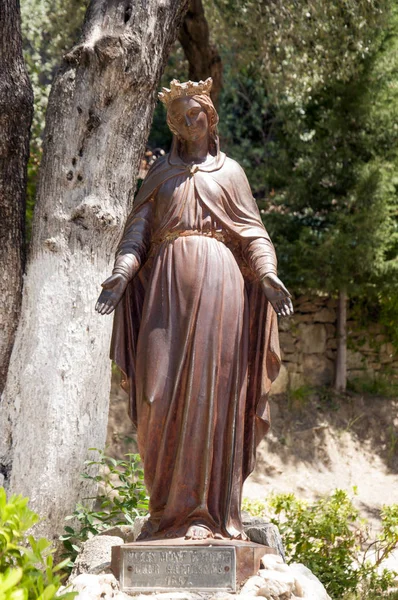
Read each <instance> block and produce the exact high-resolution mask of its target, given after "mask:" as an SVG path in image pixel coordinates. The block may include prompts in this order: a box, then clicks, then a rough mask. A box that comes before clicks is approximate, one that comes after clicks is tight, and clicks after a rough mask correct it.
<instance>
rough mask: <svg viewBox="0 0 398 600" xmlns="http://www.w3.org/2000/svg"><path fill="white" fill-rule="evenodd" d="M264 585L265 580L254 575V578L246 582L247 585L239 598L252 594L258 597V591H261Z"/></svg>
mask: <svg viewBox="0 0 398 600" xmlns="http://www.w3.org/2000/svg"><path fill="white" fill-rule="evenodd" d="M263 585H264V580H263V578H262V577H260V576H259V575H254V577H249V579H248V580H247V581H246V583H245V585H244V586H243V587H242V589H241V590H240V592H239V596H240V595H246V594H251V593H254V595H256V594H257V592H258V590H259V589H260V587H261V586H263Z"/></svg>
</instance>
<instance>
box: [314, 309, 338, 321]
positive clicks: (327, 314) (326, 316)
mask: <svg viewBox="0 0 398 600" xmlns="http://www.w3.org/2000/svg"><path fill="white" fill-rule="evenodd" d="M313 319H314V323H335V322H336V311H335V310H334V309H333V308H326V307H325V308H321V310H319V311H318V312H316V313H315V314H314V316H313Z"/></svg>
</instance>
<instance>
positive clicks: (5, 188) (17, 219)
mask: <svg viewBox="0 0 398 600" xmlns="http://www.w3.org/2000/svg"><path fill="white" fill-rule="evenodd" d="M32 115H33V92H32V87H31V84H30V81H29V77H28V74H27V72H26V68H25V62H24V59H23V55H22V36H21V15H20V8H19V2H18V0H2V3H1V7H0V282H1V310H0V394H1V392H2V391H3V388H4V385H5V381H6V376H7V369H8V363H9V360H10V355H11V350H12V346H13V343H14V336H15V331H16V328H17V325H18V318H19V312H20V307H21V297H22V274H23V266H24V248H25V240H24V233H25V226H24V224H25V189H26V166H27V162H28V158H29V132H30V125H31V121H32ZM0 472H1V471H0Z"/></svg>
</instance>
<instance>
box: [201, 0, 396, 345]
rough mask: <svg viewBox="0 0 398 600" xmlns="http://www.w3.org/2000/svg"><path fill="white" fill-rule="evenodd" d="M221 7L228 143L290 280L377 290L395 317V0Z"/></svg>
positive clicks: (228, 0)
mask: <svg viewBox="0 0 398 600" xmlns="http://www.w3.org/2000/svg"><path fill="white" fill-rule="evenodd" d="M216 6H217V9H218V12H217V11H216V10H215V9H214V6H212V3H211V2H210V1H209V2H207V5H206V8H207V13H208V15H211V18H212V24H213V23H215V28H214V27H213V38H214V39H215V41H216V43H218V41H219V40H220V43H221V48H220V49H221V54H222V58H223V64H224V72H225V77H224V91H223V95H222V98H221V107H220V118H221V134H222V145H223V149H224V150H226V151H227V153H228V154H230V155H231V156H233V157H234V158H236V159H237V160H238V161H239V162H241V164H242V165H243V166H244V168H245V170H246V172H247V173H248V176H249V180H250V183H251V185H252V188H253V192H254V196H255V198H256V200H257V202H258V204H259V207H260V210H261V212H262V215H263V219H264V223H265V225H266V227H267V229H268V230H269V231H270V234H271V237H272V238H273V241H274V243H275V245H276V247H277V253H278V259H279V271H280V273H281V276H282V278H283V280H284V281H285V283H287V284H288V286H289V287H290V288H291V289H292V290H294V291H296V292H298V293H300V292H302V291H306V290H323V291H326V292H331V293H335V292H337V291H339V290H340V289H342V288H344V289H346V290H347V291H348V293H349V294H350V295H356V296H357V297H362V298H369V301H371V302H372V303H373V304H375V305H377V306H383V315H384V320H385V321H388V322H389V323H390V329H393V328H395V327H396V319H394V308H395V305H396V298H397V297H398V261H397V258H396V257H397V254H398V252H397V250H398V238H397V228H398V225H397V205H398V198H397V189H398V188H397V180H396V171H397V164H398V157H397V148H398V143H397V142H398V129H397V127H396V122H397V117H398V95H397V91H398V89H397V86H396V71H397V66H398V63H397V60H398V52H397V48H398V17H397V7H396V5H395V2H393V1H392V0H381V1H378V0H371V1H369V2H368V1H366V2H365V1H360V2H353V1H348V2H347V1H345V0H344V1H343V0H341V1H340V0H339V1H338V2H333V3H329V2H325V1H324V0H315V2H312V1H311V2H302V3H295V2H287V3H286V2H281V1H279V0H277V1H276V2H271V3H255V2H252V0H216ZM215 15H216V16H217V18H215ZM226 32H227V33H228V34H229V35H226ZM380 314H381V313H380ZM395 314H396V313H395ZM397 337H398V334H397Z"/></svg>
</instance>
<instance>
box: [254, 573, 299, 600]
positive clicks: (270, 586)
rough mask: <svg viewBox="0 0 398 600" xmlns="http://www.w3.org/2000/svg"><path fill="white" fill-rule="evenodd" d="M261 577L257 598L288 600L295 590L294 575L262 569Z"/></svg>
mask: <svg viewBox="0 0 398 600" xmlns="http://www.w3.org/2000/svg"><path fill="white" fill-rule="evenodd" d="M261 577H262V579H263V580H264V583H263V585H262V587H260V589H259V590H258V592H257V596H263V597H264V598H267V599H268V600H276V599H277V600H290V598H291V597H292V594H293V592H294V589H295V578H294V575H293V574H292V573H291V572H290V570H287V571H285V572H284V571H276V570H270V569H262V570H261Z"/></svg>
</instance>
